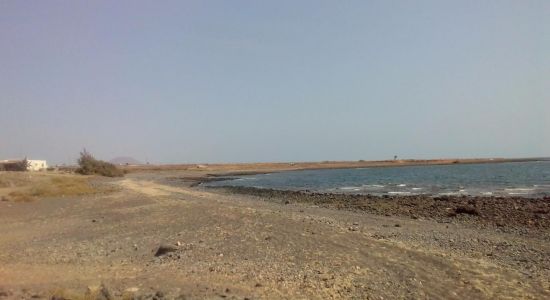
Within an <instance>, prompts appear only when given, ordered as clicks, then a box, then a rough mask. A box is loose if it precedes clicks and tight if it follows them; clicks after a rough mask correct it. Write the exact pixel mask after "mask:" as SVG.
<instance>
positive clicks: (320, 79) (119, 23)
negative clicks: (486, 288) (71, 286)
mask: <svg viewBox="0 0 550 300" xmlns="http://www.w3.org/2000/svg"><path fill="white" fill-rule="evenodd" d="M84 147H86V148H87V149H88V150H89V151H90V152H92V153H93V154H95V155H96V156H97V157H99V158H102V159H107V160H108V159H111V158H113V157H116V156H132V157H134V158H136V159H138V160H141V161H146V160H148V161H150V162H155V163H159V162H160V163H175V162H255V161H313V160H358V159H366V160H370V159H388V158H393V155H399V157H402V158H438V157H520V156H521V157H528V156H550V1H545V0H542V1H501V0H499V1H478V0H475V1H462V0H461V1H439V0H437V1H364V0H361V1H317V0H316V1H280V0H278V1H136V0H132V1H7V0H3V1H0V159H3V158H17V157H22V156H25V155H27V156H28V157H29V158H35V159H47V160H49V161H50V162H51V163H63V162H65V163H70V162H74V160H75V159H76V158H77V156H78V152H79V151H80V150H81V149H82V148H84Z"/></svg>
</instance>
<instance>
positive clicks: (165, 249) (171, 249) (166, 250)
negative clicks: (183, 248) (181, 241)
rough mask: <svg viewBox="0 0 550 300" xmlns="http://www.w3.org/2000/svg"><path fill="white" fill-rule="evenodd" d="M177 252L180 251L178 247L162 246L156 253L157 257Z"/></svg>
mask: <svg viewBox="0 0 550 300" xmlns="http://www.w3.org/2000/svg"><path fill="white" fill-rule="evenodd" d="M176 250H178V248H177V247H176V246H172V245H166V244H162V245H160V246H159V247H158V249H157V252H155V256H157V257H158V256H163V255H165V254H166V253H170V252H174V251H176Z"/></svg>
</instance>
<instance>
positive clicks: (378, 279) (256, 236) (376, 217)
mask: <svg viewBox="0 0 550 300" xmlns="http://www.w3.org/2000/svg"><path fill="white" fill-rule="evenodd" d="M74 176H76V175H74ZM205 176H207V172H203V173H199V172H195V171H187V172H155V173H152V172H145V173H133V174H128V175H127V176H126V177H125V178H92V179H93V181H94V184H95V185H97V187H98V188H101V187H109V189H108V190H109V191H110V192H109V193H98V194H93V195H87V196H86V195H84V196H70V197H61V196H60V197H51V198H42V199H37V200H36V201H34V202H10V201H0V208H1V209H0V233H1V234H0V278H3V282H2V283H0V295H7V296H6V297H8V298H19V299H29V298H31V297H32V298H37V299H52V297H53V296H56V297H58V299H61V298H66V299H75V298H76V299H79V298H86V297H88V298H94V299H95V293H97V292H101V293H103V292H104V294H110V295H111V296H112V297H111V298H115V299H118V298H124V297H126V298H129V299H133V298H136V299H141V298H146V299H148V298H153V297H156V298H157V299H177V297H180V298H181V299H189V298H190V299H204V298H220V297H223V298H228V299H245V298H248V299H264V298H266V299H270V298H274V295H275V296H276V297H280V298H287V299H294V298H303V299H331V298H332V299H350V298H357V299H364V298H372V299H381V298H384V299H393V298H415V299H416V298H426V297H428V298H434V299H495V298H506V297H511V298H529V299H542V298H547V297H548V294H549V292H548V291H549V290H550V286H549V285H548V282H549V281H548V278H550V260H549V259H548V257H550V256H549V253H550V243H549V240H550V229H549V226H548V223H547V221H548V218H547V217H548V209H547V208H548V207H550V203H548V201H547V202H544V203H542V204H541V205H543V206H542V207H537V206H536V205H534V204H533V203H531V202H534V201H529V200H521V199H518V200H517V203H516V206H517V209H516V208H515V207H513V206H511V205H508V206H501V205H499V203H497V202H498V200H494V201H493V202H494V203H486V205H480V206H479V207H478V206H476V205H475V203H474V204H470V203H469V202H468V199H460V198H457V199H439V200H434V199H416V200H414V199H409V198H407V197H393V198H391V199H393V201H388V200H391V199H390V198H383V197H382V198H373V197H370V198H367V199H363V198H361V197H344V196H338V195H317V194H310V195H304V194H303V193H299V192H293V193H291V192H277V191H271V192H265V191H255V192H254V193H257V194H256V195H254V193H250V194H249V195H244V194H237V193H232V192H228V191H223V190H221V189H204V188H201V187H196V186H195V187H192V185H193V183H196V182H197V180H198V179H200V178H203V177H205ZM183 178H187V180H184V179H183ZM352 198H356V199H352ZM463 201H465V202H464V203H463ZM522 201H523V202H522ZM500 202H505V201H500ZM531 204H533V205H531ZM539 204H540V203H539ZM468 205H471V206H472V207H473V209H472V207H469V206H468ZM446 208H450V210H447V209H446ZM476 209H477V211H476ZM537 211H538V212H539V213H537ZM535 214H540V215H542V216H544V217H545V218H543V219H541V220H535V221H536V222H533V223H529V222H527V221H528V220H529V218H531V217H534V216H535ZM499 218H503V221H504V222H505V223H503V224H501V225H503V226H499V225H498V224H496V223H495V222H494V221H495V220H497V219H499ZM521 220H526V222H521ZM159 249H164V250H162V251H160V250H159ZM166 251H168V252H166ZM151 274H154V276H151ZM495 278H498V280H495ZM107 292H108V293H107ZM132 297H133V298H132ZM0 298H2V297H0Z"/></svg>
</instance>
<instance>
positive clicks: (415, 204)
mask: <svg viewBox="0 0 550 300" xmlns="http://www.w3.org/2000/svg"><path fill="white" fill-rule="evenodd" d="M208 189H209V190H218V191H222V192H225V193H235V194H245V195H252V196H257V197H258V198H260V199H262V200H265V201H272V202H278V203H283V204H292V203H297V204H306V205H315V206H318V207H323V208H330V209H338V210H348V211H354V212H366V213H369V214H377V215H383V216H405V217H410V218H413V219H418V218H425V219H433V220H436V221H439V222H451V221H452V222H462V223H472V224H475V225H478V226H483V227H488V226H489V227H496V228H499V229H501V230H506V229H508V230H509V229H516V230H519V232H522V230H521V229H523V231H525V230H531V231H533V230H537V229H541V230H548V229H550V197H545V198H537V199H529V198H523V197H506V198H503V197H473V196H439V197H432V196H427V195H419V196H389V195H388V196H373V195H355V194H331V193H316V192H309V191H283V190H274V189H261V188H252V187H235V186H224V187H209V188H208Z"/></svg>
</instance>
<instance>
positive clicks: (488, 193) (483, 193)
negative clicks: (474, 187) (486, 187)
mask: <svg viewBox="0 0 550 300" xmlns="http://www.w3.org/2000/svg"><path fill="white" fill-rule="evenodd" d="M481 194H482V195H492V194H493V192H482V193H481Z"/></svg>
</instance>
